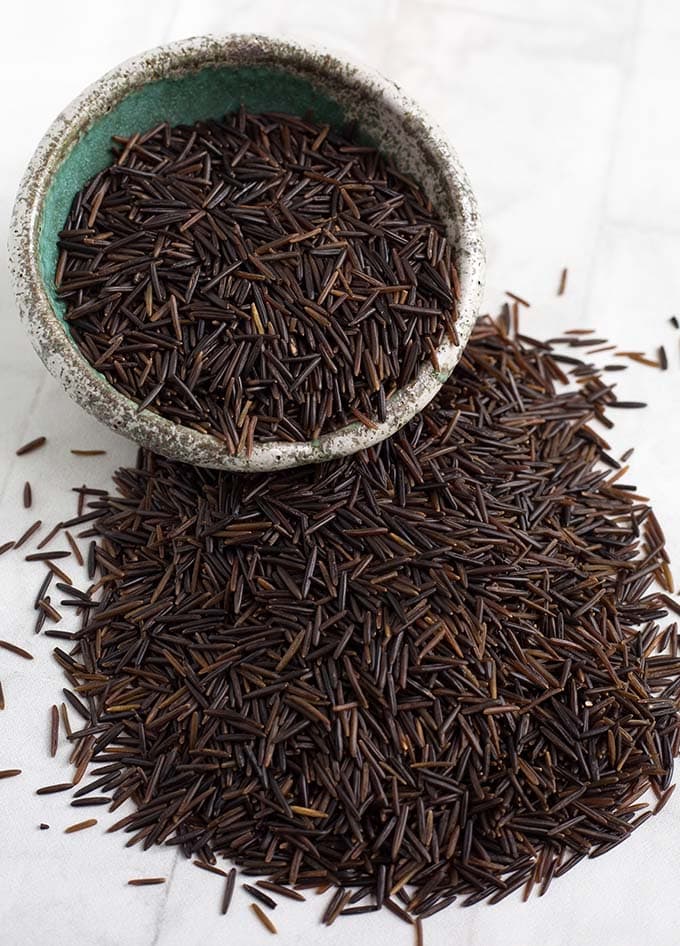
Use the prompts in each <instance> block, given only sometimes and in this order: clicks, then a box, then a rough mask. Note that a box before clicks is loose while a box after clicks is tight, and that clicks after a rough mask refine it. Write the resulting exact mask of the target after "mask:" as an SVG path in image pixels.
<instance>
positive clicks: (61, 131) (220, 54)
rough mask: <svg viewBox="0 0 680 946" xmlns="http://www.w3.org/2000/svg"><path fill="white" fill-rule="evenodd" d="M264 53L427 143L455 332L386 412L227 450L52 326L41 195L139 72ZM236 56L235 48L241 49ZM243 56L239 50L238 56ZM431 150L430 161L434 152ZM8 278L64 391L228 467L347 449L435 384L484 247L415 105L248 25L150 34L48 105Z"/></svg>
mask: <svg viewBox="0 0 680 946" xmlns="http://www.w3.org/2000/svg"><path fill="white" fill-rule="evenodd" d="M253 56H254V57H255V58H256V59H257V58H258V57H261V58H262V61H266V62H267V63H271V62H272V60H273V61H274V62H275V63H276V64H277V65H279V66H281V67H282V68H286V66H288V67H289V69H290V70H291V71H292V67H293V65H296V66H297V68H298V69H300V68H301V67H302V66H304V68H305V70H306V71H308V72H309V73H311V74H316V75H317V77H321V78H322V79H325V80H326V81H332V80H334V79H335V80H338V81H342V82H344V83H345V84H346V85H347V84H348V83H349V82H351V84H352V85H354V86H355V87H357V88H358V89H359V90H361V91H362V92H364V93H367V94H368V95H369V96H370V97H371V98H372V99H373V100H376V99H378V98H379V100H380V103H381V106H382V107H383V108H384V109H388V110H390V111H391V113H392V114H393V115H395V116H399V117H400V118H401V119H406V118H407V117H408V122H409V131H410V132H411V134H413V133H416V134H418V135H419V137H420V139H421V143H422V144H423V145H426V146H427V149H428V151H429V154H430V156H431V158H430V160H431V161H432V162H433V164H432V167H433V168H436V170H437V171H438V172H439V174H440V175H443V176H444V179H445V182H446V186H447V190H448V191H449V192H450V194H451V195H452V197H453V200H454V202H455V206H456V211H457V214H456V221H455V223H456V226H457V228H458V234H457V240H456V248H457V254H458V255H457V266H458V270H459V280H460V292H459V298H458V306H457V308H458V318H457V323H456V328H457V331H458V336H459V344H454V343H453V342H451V341H450V340H448V339H446V340H445V341H444V342H443V343H442V345H441V346H440V348H439V349H438V359H439V370H437V371H435V369H434V368H433V366H432V364H431V363H430V362H429V361H427V362H424V363H423V364H422V365H421V367H420V370H419V372H418V375H417V376H416V378H415V379H414V380H413V381H412V382H410V383H409V385H407V386H406V387H404V388H401V389H399V390H398V391H397V392H395V394H394V395H393V396H392V397H391V398H390V400H389V402H388V405H387V417H386V420H385V421H383V422H379V423H377V424H376V426H375V427H374V428H369V427H367V426H364V425H363V424H361V423H360V422H359V421H354V422H352V423H350V424H348V425H346V426H344V427H341V428H339V429H337V430H335V431H332V432H330V433H326V434H323V435H322V436H321V437H319V438H318V439H317V440H313V441H306V442H300V443H289V442H284V441H272V442H265V443H256V444H255V446H254V449H253V451H252V454H251V455H250V456H248V457H247V456H245V455H243V454H236V455H232V454H229V453H228V451H227V449H226V447H225V445H224V444H223V443H221V441H220V440H219V439H218V438H216V437H214V436H213V435H212V434H208V433H203V432H200V431H197V430H194V429H193V428H191V427H186V426H184V425H180V424H176V423H175V422H173V421H171V420H168V419H167V418H165V417H162V416H161V415H160V414H157V413H156V412H154V411H151V410H148V409H146V410H143V411H138V410H137V404H136V403H135V402H134V401H133V400H132V399H131V398H129V397H127V396H126V395H125V394H123V393H122V392H120V391H118V390H117V389H116V388H114V387H113V385H111V384H110V383H109V382H108V381H106V379H105V378H104V377H103V376H102V375H100V374H99V373H98V372H96V371H95V370H94V369H93V368H92V366H91V365H90V364H89V362H88V361H87V360H86V359H85V357H84V356H83V355H82V354H81V353H80V351H79V350H78V349H77V347H76V346H75V345H74V344H73V342H72V341H71V339H70V338H69V337H68V335H67V334H66V331H65V330H64V326H63V323H62V322H61V321H60V319H59V318H58V316H57V314H56V312H55V311H54V308H53V306H52V303H51V301H50V299H49V297H48V295H47V291H46V288H45V284H44V281H43V276H42V272H41V267H40V261H39V237H40V224H41V220H42V214H43V208H44V202H45V197H46V195H47V193H48V191H49V188H50V185H51V181H52V177H53V175H54V173H55V172H56V170H57V168H58V167H59V166H60V165H61V163H62V162H63V160H64V159H65V157H66V156H67V155H68V154H69V153H70V151H71V149H72V148H73V147H74V146H75V144H76V143H77V141H78V140H79V139H80V137H81V136H82V135H83V134H84V133H85V131H86V130H87V129H88V128H89V127H91V125H92V124H93V123H94V122H96V121H97V120H98V119H99V118H100V117H101V116H102V115H103V114H104V113H105V112H106V111H107V110H109V109H110V108H111V107H112V106H113V105H115V104H117V103H118V102H120V101H121V100H122V99H124V98H125V97H126V96H127V95H129V94H130V93H131V92H134V91H136V90H137V89H139V88H141V87H143V86H144V85H145V84H147V83H148V82H149V81H157V80H160V79H164V78H172V77H177V76H180V75H186V74H189V73H191V72H198V71H200V70H201V69H204V68H208V67H211V66H213V67H215V66H220V65H228V64H230V63H235V64H238V63H239V62H241V63H242V64H243V62H244V61H247V62H248V63H252V57H253ZM244 57H246V58H245V59H244ZM248 57H251V58H248ZM435 162H436V163H435ZM9 234H10V235H9V263H10V266H9V268H10V278H11V281H12V284H13V288H14V293H15V296H16V300H17V303H18V308H19V313H20V317H21V319H22V321H23V323H24V325H25V328H26V330H27V332H28V334H29V336H30V339H31V342H32V344H33V347H34V348H35V350H36V352H37V353H38V355H39V357H40V358H41V360H42V361H43V363H44V364H45V366H46V367H47V369H48V370H49V371H50V373H51V374H52V375H53V376H54V377H56V378H57V379H58V380H59V381H60V383H61V384H62V386H63V387H64V388H65V390H66V391H67V393H68V394H69V395H70V396H71V397H72V398H73V399H74V400H75V401H76V402H77V403H79V404H80V406H81V407H83V408H84V409H85V410H87V411H88V412H89V413H91V414H93V415H94V416H95V417H97V419H98V420H99V421H101V422H102V423H104V424H106V425H107V426H109V427H110V428H112V429H113V430H115V431H116V432H118V433H121V434H124V435H125V436H127V437H128V438H129V439H131V440H133V441H135V442H136V443H138V444H139V445H141V446H144V447H147V448H149V449H151V450H153V451H155V452H157V453H161V454H163V455H165V456H168V457H170V458H172V459H175V460H179V461H183V462H188V463H192V464H194V465H197V466H207V467H213V468H218V469H224V470H231V471H235V472H261V471H271V470H275V469H283V468H285V467H291V466H299V465H302V464H306V463H318V462H323V461H326V460H330V459H335V458H339V457H343V456H347V455H349V454H352V453H356V452H357V451H360V450H363V449H366V448H369V447H372V446H374V445H376V444H378V443H380V442H381V441H382V440H384V439H386V438H387V437H389V436H392V435H393V434H394V433H396V432H397V431H398V430H399V429H400V428H401V427H403V426H404V424H406V423H407V422H408V421H409V420H411V418H412V417H414V416H415V415H416V414H417V413H418V412H419V411H421V410H422V409H423V408H424V407H425V406H426V405H427V404H428V403H429V402H430V401H431V400H432V398H433V397H434V396H435V395H436V394H437V392H438V391H439V389H440V388H441V386H442V384H443V383H444V382H445V381H446V379H447V378H448V377H449V375H450V374H451V372H452V371H453V369H454V367H455V366H456V364H457V363H458V361H459V360H460V357H461V355H462V352H463V349H464V348H465V345H466V343H467V341H468V339H469V337H470V334H471V332H472V328H473V326H474V323H475V321H476V318H477V314H478V310H479V305H480V303H481V297H482V292H483V284H484V270H485V251H484V241H483V236H482V230H481V223H480V219H479V212H478V209H477V203H476V200H475V197H474V194H473V191H472V188H471V186H470V182H469V180H468V177H467V173H466V172H465V169H464V168H463V166H462V164H461V162H460V159H459V158H458V155H457V154H456V152H455V150H454V149H453V148H452V147H451V145H450V144H449V143H448V142H447V140H446V138H445V136H444V134H443V133H442V132H441V131H440V129H439V128H438V127H437V125H436V124H435V123H434V122H433V121H432V119H431V118H430V117H429V116H428V115H427V114H426V113H425V111H424V110H423V109H422V108H421V107H420V106H419V105H418V104H417V103H416V102H414V101H413V100H412V99H411V98H410V97H408V96H407V95H405V94H404V93H403V92H402V91H401V89H400V88H399V87H398V86H397V85H396V83H394V82H393V81H392V80H390V79H387V78H385V77H384V76H383V75H382V74H381V73H379V72H378V71H377V70H375V69H373V68H372V67H368V66H366V65H363V64H360V63H357V62H356V61H354V60H352V59H350V58H348V57H346V56H345V55H344V54H342V55H340V54H338V53H335V52H331V51H329V50H327V49H326V48H324V47H322V46H319V45H316V44H311V43H307V42H305V43H304V44H303V43H298V42H296V41H293V40H288V39H286V40H281V39H276V38H273V37H268V36H263V35H260V34H255V33H245V34H241V33H233V34H226V35H223V36H214V35H206V36H196V37H191V38H189V39H185V40H176V41H173V42H170V43H166V44H163V45H161V46H157V47H155V48H153V49H150V50H148V51H146V52H143V53H140V54H138V55H136V56H133V57H132V58H130V59H127V60H125V61H124V62H122V63H120V64H119V65H118V66H115V67H114V68H113V69H111V70H110V71H108V72H107V73H106V74H105V75H103V76H102V77H100V78H99V79H97V80H95V81H94V82H93V83H92V84H91V85H89V86H88V87H87V88H86V89H85V90H84V91H83V92H81V93H80V95H78V96H77V97H76V98H75V99H73V100H72V102H71V103H70V104H69V105H67V106H66V108H65V109H64V110H63V111H62V112H61V113H60V114H59V115H58V116H57V118H56V119H55V120H54V121H53V122H52V124H51V125H50V126H49V128H48V129H47V131H46V132H45V134H44V135H43V137H42V139H41V140H40V142H39V144H38V146H37V148H36V150H35V152H34V154H33V156H32V158H31V160H30V162H29V164H28V166H27V169H26V171H25V173H24V175H23V178H22V180H21V184H20V186H19V191H18V194H17V197H16V201H15V204H14V209H13V212H12V218H11V223H10V231H9Z"/></svg>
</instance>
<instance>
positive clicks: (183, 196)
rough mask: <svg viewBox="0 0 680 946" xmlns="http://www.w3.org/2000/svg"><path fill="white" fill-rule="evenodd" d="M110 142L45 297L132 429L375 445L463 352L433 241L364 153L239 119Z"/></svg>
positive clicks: (263, 120) (228, 441)
mask: <svg viewBox="0 0 680 946" xmlns="http://www.w3.org/2000/svg"><path fill="white" fill-rule="evenodd" d="M115 141H116V143H117V146H118V147H117V152H116V157H115V163H114V164H113V165H112V166H111V167H108V168H106V169H105V170H103V171H102V172H101V173H100V174H98V175H97V176H96V177H94V178H93V179H92V180H91V181H90V182H89V183H88V184H87V185H86V186H85V187H84V188H83V190H82V191H81V192H80V193H79V194H78V195H77V197H76V199H75V202H74V204H73V207H72V209H71V212H70V215H69V217H68V221H67V222H66V226H65V229H64V230H63V231H62V233H61V234H60V247H61V254H60V257H59V262H58V266H57V273H56V285H57V287H58V291H59V295H60V297H61V298H62V299H63V300H64V301H65V303H66V319H67V321H68V323H69V326H70V329H71V332H72V334H73V338H74V340H75V341H76V343H77V344H78V346H79V348H80V350H81V352H82V353H83V355H84V356H85V357H86V358H87V359H88V360H89V361H90V362H91V363H92V365H93V366H94V367H95V368H97V369H98V370H99V371H101V372H102V373H103V374H104V376H105V377H106V379H107V380H108V381H110V382H111V384H113V385H114V386H115V387H116V388H118V389H119V390H120V391H122V392H123V393H125V394H127V395H129V396H130V397H131V398H132V399H133V400H135V401H137V402H138V403H139V409H140V410H141V409H143V408H145V407H151V408H153V409H154V410H155V411H157V412H158V413H160V414H162V415H163V416H164V417H167V418H170V420H173V421H176V422H178V423H181V424H185V425H188V426H190V427H193V428H195V429H197V430H201V431H206V432H208V433H211V434H213V435H214V436H216V437H219V438H220V439H221V440H222V441H223V442H224V443H225V445H226V447H227V449H228V450H229V451H230V452H232V453H234V452H237V451H239V452H245V453H248V452H249V451H250V450H252V447H253V444H254V443H255V442H256V441H268V440H269V441H271V440H287V441H303V440H308V439H311V438H315V437H318V436H319V435H320V434H322V433H324V432H328V431H330V430H334V429H336V428H337V427H340V426H343V425H344V424H346V423H348V422H351V421H359V422H361V423H363V424H365V425H367V426H373V425H374V424H375V421H376V419H377V420H384V419H385V412H386V408H387V402H388V400H389V398H390V397H391V395H392V394H393V393H394V392H395V390H397V389H398V388H400V387H402V386H404V385H406V384H408V383H409V382H410V381H412V380H413V379H414V378H415V376H416V375H417V373H418V370H419V369H420V367H421V365H422V364H423V363H424V362H426V361H428V360H430V361H431V362H432V364H433V365H434V366H435V368H436V367H437V366H438V361H437V354H436V350H437V348H438V346H439V345H440V343H441V342H442V340H443V338H444V336H445V335H448V336H449V337H450V338H451V339H453V340H456V329H455V319H456V312H455V297H456V296H457V276H456V270H455V266H454V261H453V259H452V250H451V247H450V246H449V244H448V243H447V241H446V239H445V236H444V227H443V225H442V223H441V221H440V220H439V218H438V216H437V215H436V213H435V212H434V210H433V209H432V206H431V205H430V203H429V201H428V200H427V198H426V197H425V195H424V194H423V192H422V191H421V190H420V188H419V187H418V186H417V185H415V184H414V183H412V182H411V181H409V180H408V179H407V178H405V177H404V176H403V175H401V174H400V173H399V172H398V171H397V170H396V169H395V168H393V167H392V166H391V165H390V164H389V163H388V162H387V161H386V160H385V159H384V158H383V157H381V156H380V154H379V153H378V152H377V151H376V150H375V149H374V148H371V147H367V146H362V145H357V144H354V143H353V142H352V141H351V139H350V138H349V137H346V136H344V135H343V134H340V133H338V132H336V131H332V130H330V129H329V128H328V126H318V125H315V124H313V123H311V122H309V121H305V120H303V119H300V118H295V117H293V116H289V115H279V114H268V115H249V114H246V113H245V112H243V111H240V112H238V113H236V114H233V115H229V116H227V118H225V120H224V121H221V122H218V121H206V122H198V123H196V124H195V125H193V126H178V127H174V128H171V127H170V126H169V125H167V124H163V125H159V126H158V127H156V128H153V129H151V130H150V131H148V132H146V133H145V134H141V135H140V134H136V135H133V136H132V137H131V138H129V139H121V138H116V139H115Z"/></svg>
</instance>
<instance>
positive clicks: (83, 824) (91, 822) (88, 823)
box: [64, 818, 97, 834]
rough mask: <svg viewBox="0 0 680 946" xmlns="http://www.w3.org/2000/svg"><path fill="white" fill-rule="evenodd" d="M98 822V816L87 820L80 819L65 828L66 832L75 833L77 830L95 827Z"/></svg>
mask: <svg viewBox="0 0 680 946" xmlns="http://www.w3.org/2000/svg"><path fill="white" fill-rule="evenodd" d="M96 824H97V819H96V818H87V820H85V821H78V822H76V824H71V825H69V826H68V828H64V834H75V833H76V832H77V831H85V830H86V829H87V828H93V827H94V826H95V825H96Z"/></svg>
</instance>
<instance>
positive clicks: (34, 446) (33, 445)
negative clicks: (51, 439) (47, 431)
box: [16, 437, 47, 457]
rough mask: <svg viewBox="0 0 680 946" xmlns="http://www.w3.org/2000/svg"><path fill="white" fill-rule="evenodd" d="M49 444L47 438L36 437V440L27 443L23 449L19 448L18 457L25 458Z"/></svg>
mask: <svg viewBox="0 0 680 946" xmlns="http://www.w3.org/2000/svg"><path fill="white" fill-rule="evenodd" d="M46 443H47V437H36V438H35V440H29V442H28V443H25V444H24V445H23V447H19V449H18V450H17V451H16V455H17V456H18V457H23V456H25V455H26V454H27V453H32V452H33V451H34V450H39V449H40V447H43V446H44V445H45V444H46Z"/></svg>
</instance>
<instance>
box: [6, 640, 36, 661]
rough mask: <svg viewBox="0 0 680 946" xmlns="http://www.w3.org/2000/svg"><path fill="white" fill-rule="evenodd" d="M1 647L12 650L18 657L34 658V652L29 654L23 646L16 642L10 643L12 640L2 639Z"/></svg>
mask: <svg viewBox="0 0 680 946" xmlns="http://www.w3.org/2000/svg"><path fill="white" fill-rule="evenodd" d="M0 647H2V649H3V650H8V651H10V653H12V654H16V655H17V657H23V658H24V660H33V654H29V652H28V651H27V650H24V648H23V647H18V646H17V645H16V644H12V643H10V641H2V640H0Z"/></svg>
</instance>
